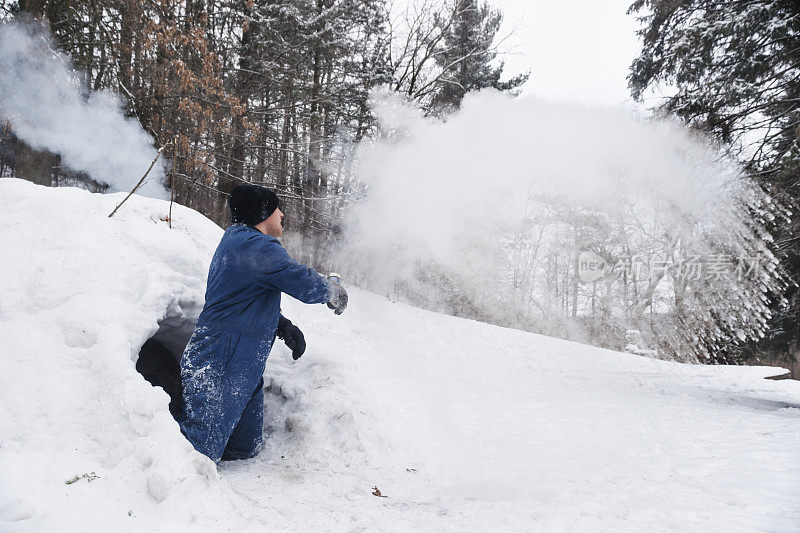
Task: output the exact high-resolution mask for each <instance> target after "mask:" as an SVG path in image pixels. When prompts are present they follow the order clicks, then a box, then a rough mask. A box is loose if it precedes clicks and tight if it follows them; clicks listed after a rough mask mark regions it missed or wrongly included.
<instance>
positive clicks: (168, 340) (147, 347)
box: [136, 304, 198, 418]
mask: <svg viewBox="0 0 800 533" xmlns="http://www.w3.org/2000/svg"><path fill="white" fill-rule="evenodd" d="M183 307H184V308H189V309H195V308H196V307H198V306H189V305H186V304H183ZM183 313H184V310H183V309H181V310H179V311H178V312H174V311H173V312H170V310H167V313H166V316H165V317H164V318H163V319H161V320H160V321H159V323H158V325H159V328H158V331H157V332H156V333H155V335H153V336H152V337H151V338H150V339H148V340H147V342H145V343H144V345H143V346H142V348H141V349H140V350H139V357H138V358H137V359H136V370H137V371H138V372H139V373H140V374H141V375H142V376H143V377H144V379H146V380H147V382H148V383H150V384H151V385H152V386H154V387H161V388H163V389H164V392H166V393H167V394H168V395H169V398H170V402H169V412H170V413H172V416H173V417H176V418H177V417H178V415H179V414H180V412H181V395H182V394H183V387H182V385H181V368H180V360H181V356H182V355H183V350H184V348H186V345H187V344H188V343H189V339H190V338H191V336H192V333H193V332H194V326H195V323H196V321H197V317H196V316H195V317H192V318H189V317H187V316H185V315H184V314H183Z"/></svg>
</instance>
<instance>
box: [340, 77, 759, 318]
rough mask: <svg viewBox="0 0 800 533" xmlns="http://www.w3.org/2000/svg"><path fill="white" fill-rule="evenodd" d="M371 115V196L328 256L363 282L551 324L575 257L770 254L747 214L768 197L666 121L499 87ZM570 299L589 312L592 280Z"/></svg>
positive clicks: (714, 149)
mask: <svg viewBox="0 0 800 533" xmlns="http://www.w3.org/2000/svg"><path fill="white" fill-rule="evenodd" d="M372 108H373V110H374V112H375V113H376V116H377V117H378V121H379V125H380V127H379V131H378V134H377V135H376V136H375V137H374V138H373V139H371V140H369V141H366V142H364V143H362V145H361V147H360V151H359V154H358V158H357V159H358V165H357V174H358V178H359V181H360V182H361V183H362V184H363V185H364V190H365V195H364V199H363V201H362V202H360V203H357V204H355V205H354V206H353V208H352V210H351V213H350V217H349V222H348V224H349V227H348V229H347V231H346V232H345V234H346V235H347V240H346V242H345V243H344V244H343V245H342V247H341V253H340V254H339V257H337V258H336V260H337V269H339V270H341V271H342V273H343V274H344V275H345V276H346V277H350V278H351V279H353V280H355V281H357V282H358V283H360V284H361V285H363V286H365V287H366V288H369V289H372V290H376V291H380V292H384V293H385V294H398V295H403V294H408V293H412V294H416V295H417V296H414V297H412V301H414V302H415V303H420V304H422V305H427V304H429V303H430V301H427V300H432V301H434V303H433V304H431V305H433V307H434V308H437V309H440V310H445V311H448V312H450V311H453V312H456V313H457V314H458V310H457V309H456V310H454V309H453V306H456V307H457V306H458V305H459V304H458V301H466V302H467V305H468V306H471V307H470V308H471V309H472V310H471V311H468V312H467V314H468V316H473V317H482V319H483V318H485V319H487V320H490V321H492V320H499V321H500V322H501V323H511V322H509V321H508V320H506V319H507V317H522V316H524V317H530V316H531V315H538V316H541V317H544V320H551V322H553V323H555V326H554V327H559V326H558V324H559V323H561V322H563V320H562V318H561V317H564V316H569V315H570V314H571V313H572V311H571V309H572V308H574V307H575V305H573V304H572V302H571V301H570V302H569V303H568V304H565V303H564V302H565V297H564V294H567V293H569V294H572V293H573V292H575V291H578V289H574V290H573V289H571V287H572V285H571V284H572V283H573V274H571V273H570V268H571V265H574V261H575V259H576V257H577V253H578V252H580V251H581V249H592V250H595V249H597V250H598V251H599V250H602V249H605V250H607V251H608V253H609V254H611V255H614V254H620V253H621V252H624V250H625V249H628V250H630V252H631V253H636V252H640V251H641V252H645V253H646V252H649V253H655V252H656V251H659V248H658V247H659V246H660V249H661V250H668V251H669V250H672V249H674V248H675V246H674V243H675V242H676V240H675V239H677V240H678V241H679V242H680V243H681V246H686V247H691V248H693V249H694V250H696V251H697V252H698V253H704V254H711V253H721V252H720V249H721V247H723V246H725V247H726V251H727V250H730V251H731V252H730V253H734V252H735V253H747V252H752V251H753V248H747V247H748V246H751V245H752V246H754V247H755V248H757V249H758V251H759V253H760V252H761V251H764V253H765V254H767V255H769V254H768V250H766V249H764V250H761V248H763V246H762V245H761V244H759V242H761V241H760V239H761V237H763V235H760V234H759V231H758V230H757V229H755V230H754V229H753V226H752V225H750V221H749V220H747V216H748V215H747V211H746V209H744V208H743V206H745V205H748V206H751V207H752V206H754V205H759V202H762V204H760V205H763V203H764V202H766V203H767V204H768V203H769V200H768V199H764V198H761V197H760V196H759V194H760V193H758V192H757V191H756V190H755V189H754V188H753V187H752V185H751V184H750V183H749V182H747V180H746V179H745V178H744V177H743V176H742V173H741V170H740V168H739V167H738V166H737V165H736V164H735V163H734V162H733V161H731V160H730V159H728V158H726V157H725V156H724V154H722V153H721V152H720V150H719V147H718V146H715V145H714V144H713V143H711V142H709V141H708V139H706V138H703V137H700V136H698V135H697V134H694V133H692V132H690V131H689V130H688V129H687V128H686V127H684V126H683V125H681V124H680V123H679V122H677V121H676V120H649V119H647V118H645V117H643V116H641V115H640V114H638V113H637V112H635V111H633V110H631V109H625V108H617V107H615V108H612V107H596V106H594V107H588V106H582V105H576V104H554V103H549V102H545V101H542V100H539V99H534V98H527V97H522V98H516V99H515V98H511V97H509V96H507V95H504V94H501V93H497V92H494V91H488V92H481V93H471V94H468V95H467V97H466V98H465V99H464V101H463V104H462V106H461V109H460V110H459V111H458V112H457V113H455V114H454V115H453V116H451V117H450V118H449V119H448V120H447V121H446V122H441V121H432V120H429V119H425V118H422V117H420V116H419V113H418V112H416V111H415V110H413V108H412V107H410V106H408V105H407V104H405V103H404V102H403V101H402V99H400V98H399V97H398V96H397V95H395V94H393V93H389V92H384V91H377V92H375V93H374V94H373V95H372ZM579 232H580V235H579ZM587 235H588V237H587ZM670 243H671V244H670ZM754 243H755V244H754ZM584 246H585V247H588V248H581V247H584ZM670 246H671V247H672V248H670ZM554 264H555V265H557V266H553V265H554ZM429 268H431V269H432V270H430V271H429V270H426V269H429ZM554 273H557V274H558V277H554V275H555V274H554ZM453 280H456V282H455V283H454V282H453ZM440 282H441V283H440ZM665 283H666V282H665ZM754 283H757V282H754ZM566 287H569V288H566ZM439 288H441V289H442V292H441V294H435V293H436V291H437V290H438V289H439ZM409 289H410V290H409ZM726 290H728V289H726ZM754 290H755V291H758V290H760V289H759V288H755V289H754ZM397 291H399V292H397ZM578 292H579V295H578V302H577V303H578V305H585V306H590V305H591V306H592V307H591V309H593V306H594V298H595V295H594V293H593V292H591V286H589V287H588V288H582V287H581V288H580V290H579V291H578ZM598 294H600V293H598ZM720 294H721V293H720ZM464 295H467V298H466V300H464V299H463V298H462V300H459V298H461V297H463V296H464ZM598 298H599V296H598ZM719 298H720V301H724V300H725V298H726V296H724V295H723V296H720V297H719ZM437 301H438V302H439V303H438V304H437V303H435V302H437ZM442 302H445V303H444V304H442ZM453 302H455V304H454V303H453ZM714 305H716V304H714ZM743 305H744V307H746V304H743ZM744 307H743V308H744ZM501 308H502V309H501ZM476 309H478V311H477V312H475V310H476ZM565 309H566V310H565ZM580 313H581V311H580V310H579V311H578V314H580ZM501 317H506V318H501ZM513 320H516V319H513ZM513 320H512V322H513ZM526 320H527V318H526ZM526 327H527V326H526ZM542 330H543V331H544V330H545V328H543V329H542ZM548 331H550V330H548Z"/></svg>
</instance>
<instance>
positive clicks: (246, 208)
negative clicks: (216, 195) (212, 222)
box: [228, 183, 281, 226]
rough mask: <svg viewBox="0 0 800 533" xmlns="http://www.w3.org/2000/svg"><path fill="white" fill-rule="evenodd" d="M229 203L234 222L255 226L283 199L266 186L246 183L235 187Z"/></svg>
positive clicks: (272, 211) (266, 217) (268, 215)
mask: <svg viewBox="0 0 800 533" xmlns="http://www.w3.org/2000/svg"><path fill="white" fill-rule="evenodd" d="M228 203H229V205H230V208H231V222H232V223H234V224H247V225H248V226H255V225H256V224H259V223H261V222H263V221H264V220H266V219H268V218H269V217H270V215H272V213H274V212H275V210H276V209H277V208H278V206H279V205H280V203H281V201H280V199H279V198H278V195H277V194H275V193H274V192H272V191H271V190H269V189H267V188H266V187H260V186H258V185H252V184H250V183H244V184H242V185H237V186H236V187H234V188H233V190H232V191H231V197H230V198H229V199H228Z"/></svg>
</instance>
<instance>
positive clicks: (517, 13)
mask: <svg viewBox="0 0 800 533" xmlns="http://www.w3.org/2000/svg"><path fill="white" fill-rule="evenodd" d="M631 2H632V0H571V1H554V0H489V3H490V4H492V5H494V6H496V7H499V8H501V9H502V11H503V13H504V15H505V19H504V21H503V29H502V30H501V31H502V32H503V33H505V34H507V33H508V32H509V31H511V30H514V29H515V34H514V36H513V37H512V38H511V39H509V40H508V41H507V42H506V43H504V45H503V46H504V48H511V49H512V52H513V53H512V54H511V55H509V56H508V57H506V70H505V74H506V76H508V75H513V74H516V73H518V72H523V71H525V70H528V69H530V71H531V79H530V80H529V81H528V83H527V84H526V87H525V90H524V91H523V93H524V94H532V95H536V96H540V97H543V98H546V99H548V100H562V101H563V100H565V101H577V102H583V103H599V104H619V103H624V102H630V96H629V93H628V89H627V81H626V79H625V77H626V75H627V74H628V67H629V65H630V63H631V61H632V60H633V58H634V57H636V55H637V53H638V49H639V43H638V39H637V37H636V33H635V32H636V29H637V22H636V17H635V16H632V15H626V14H625V12H626V11H627V9H628V6H630V4H631Z"/></svg>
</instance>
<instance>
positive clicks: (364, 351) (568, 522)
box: [0, 179, 800, 531]
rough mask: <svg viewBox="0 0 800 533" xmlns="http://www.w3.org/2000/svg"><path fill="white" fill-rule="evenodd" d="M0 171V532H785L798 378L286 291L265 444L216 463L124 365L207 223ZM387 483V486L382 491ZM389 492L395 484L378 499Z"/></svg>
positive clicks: (363, 300) (166, 338)
mask: <svg viewBox="0 0 800 533" xmlns="http://www.w3.org/2000/svg"><path fill="white" fill-rule="evenodd" d="M121 198H122V195H121V194H116V195H94V194H90V193H88V192H85V191H81V190H77V189H67V188H61V189H51V188H43V187H38V186H35V185H32V184H30V183H27V182H22V181H18V180H12V179H6V180H0V213H2V214H0V243H2V250H0V268H1V269H2V272H3V276H2V277H1V278H0V291H2V294H3V296H4V298H3V299H2V300H0V365H1V366H0V391H2V394H1V395H0V472H2V477H0V479H2V481H0V530H3V531H6V530H11V531H14V530H19V531H30V530H37V531H56V530H58V531H61V530H65V529H66V530H86V529H90V530H141V529H144V528H153V527H154V528H157V529H159V530H167V529H175V528H177V529H179V530H182V529H189V528H193V529H201V530H209V531H220V530H236V531H242V530H244V531H248V530H263V529H264V528H265V527H269V528H273V529H274V528H282V529H286V528H289V529H292V530H298V529H304V530H309V529H319V528H325V529H329V530H336V531H338V530H353V529H368V528H369V529H379V530H408V529H417V530H423V529H427V530H430V529H435V530H441V529H444V530H465V529H467V530H485V529H506V530H508V529H516V530H530V529H544V530H551V529H612V528H614V529H615V528H620V527H621V528H623V529H629V530H643V529H645V528H648V529H654V528H655V529H658V530H661V529H667V528H669V529H680V530H685V529H694V530H700V529H703V530H706V529H715V530H731V529H740V528H746V529H763V530H779V529H797V528H798V527H800V511H798V506H797V505H796V502H797V501H798V497H800V461H798V458H800V452H798V450H797V445H798V439H800V409H798V406H800V386H799V384H798V383H797V382H790V381H769V380H764V379H763V377H765V376H767V375H770V374H775V373H777V372H776V371H775V369H766V368H758V367H739V368H736V367H701V366H687V365H680V364H675V363H668V362H663V361H658V360H652V359H647V358H642V357H637V356H634V355H631V354H623V353H618V352H611V351H607V350H602V349H598V348H593V347H589V346H584V345H580V344H576V343H570V342H566V341H561V340H558V339H552V338H548V337H543V336H539V335H533V334H529V333H525V332H520V331H515V330H509V329H504V328H499V327H495V326H490V325H486V324H482V323H478V322H474V321H469V320H463V319H458V318H454V317H448V316H443V315H439V314H435V313H431V312H427V311H422V310H419V309H415V308H412V307H410V306H407V305H403V304H399V303H394V302H390V301H387V300H386V299H384V298H381V297H380V296H377V295H375V294H370V293H367V292H363V291H359V290H357V289H352V290H351V304H350V306H349V307H348V309H347V311H346V312H345V313H344V314H343V315H342V316H334V315H333V314H332V313H331V312H330V311H329V310H328V309H327V308H326V307H325V306H321V305H316V306H307V305H303V304H300V303H299V302H296V301H294V300H292V299H291V298H289V297H284V303H283V310H284V314H285V315H286V316H288V317H289V318H290V319H292V321H293V322H294V323H295V324H297V325H298V326H299V327H300V328H302V329H303V331H304V333H305V335H306V340H307V342H308V350H307V352H306V354H305V355H304V356H303V358H302V359H300V360H298V361H296V362H295V361H292V359H291V356H290V355H289V352H288V350H287V349H286V348H285V347H284V346H283V345H281V344H278V345H276V346H275V348H274V349H273V353H272V354H271V356H270V359H269V361H268V363H267V370H266V374H265V383H266V387H267V394H266V403H265V423H266V424H265V448H264V450H263V451H262V453H261V454H260V455H259V456H258V457H256V458H254V459H251V460H248V461H238V462H230V463H222V464H221V466H220V467H219V468H218V469H217V468H215V467H214V465H213V463H211V461H209V460H208V459H206V458H205V457H203V456H201V455H200V454H198V453H197V452H195V451H194V450H193V449H192V447H191V445H189V444H188V442H186V441H185V440H184V439H183V437H182V436H181V434H180V432H179V430H178V426H177V424H176V423H175V422H174V421H173V419H172V418H171V416H170V414H169V411H168V409H167V404H168V398H167V396H166V394H165V393H163V392H162V391H161V390H160V389H156V388H153V387H151V386H150V385H149V384H148V383H147V382H145V381H144V379H143V378H142V377H141V376H140V375H139V374H138V373H137V372H136V370H135V367H134V365H135V360H136V357H137V354H138V352H139V348H140V347H141V346H142V344H143V343H144V342H145V341H146V340H147V339H148V338H151V337H153V336H156V337H157V338H158V339H159V340H162V341H163V342H164V343H165V344H166V345H168V346H169V347H170V349H172V350H173V351H177V350H180V347H181V345H182V343H185V342H186V339H187V335H188V333H190V331H191V327H192V324H193V322H194V320H195V319H196V317H197V315H198V313H199V311H200V308H201V306H202V302H203V292H204V288H205V276H206V272H207V268H208V261H209V260H210V257H211V255H212V253H213V250H214V248H215V246H216V244H217V242H218V240H219V238H220V236H221V233H222V232H221V230H220V229H219V228H217V227H216V226H215V225H214V224H212V223H211V222H210V221H208V220H207V219H205V218H204V217H202V216H201V215H199V214H197V213H195V212H193V211H191V210H189V209H186V208H183V207H181V206H174V207H173V215H174V220H173V228H172V229H170V228H169V227H168V225H167V223H166V222H164V219H165V218H166V214H167V211H168V208H169V204H168V203H167V202H164V201H160V200H151V199H145V198H141V197H136V196H134V197H132V198H131V200H129V202H128V203H127V204H126V205H125V206H124V207H123V208H122V209H121V210H120V212H119V213H118V214H117V215H115V216H114V218H112V219H108V218H107V215H108V213H109V212H110V211H111V210H112V209H113V207H114V205H116V203H118V202H119V201H120V199H121ZM376 489H377V490H376ZM379 493H380V496H386V497H380V496H378V494H379Z"/></svg>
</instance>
